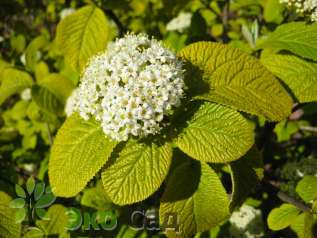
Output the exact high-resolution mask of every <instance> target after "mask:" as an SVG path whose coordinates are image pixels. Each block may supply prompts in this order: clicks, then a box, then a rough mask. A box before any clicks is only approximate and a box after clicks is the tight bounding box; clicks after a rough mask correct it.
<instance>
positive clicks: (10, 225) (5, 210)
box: [0, 191, 21, 238]
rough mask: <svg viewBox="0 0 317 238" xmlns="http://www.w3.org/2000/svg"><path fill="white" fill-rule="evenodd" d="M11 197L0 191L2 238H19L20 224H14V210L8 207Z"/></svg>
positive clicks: (0, 230)
mask: <svg viewBox="0 0 317 238" xmlns="http://www.w3.org/2000/svg"><path fill="white" fill-rule="evenodd" d="M10 201H11V197H9V196H8V195H7V194H6V193H4V192H2V191H0V234H1V236H3V237H8V238H13V237H14V238H17V237H20V232H21V224H20V223H16V222H15V211H16V210H15V209H12V208H10V207H9V203H10Z"/></svg>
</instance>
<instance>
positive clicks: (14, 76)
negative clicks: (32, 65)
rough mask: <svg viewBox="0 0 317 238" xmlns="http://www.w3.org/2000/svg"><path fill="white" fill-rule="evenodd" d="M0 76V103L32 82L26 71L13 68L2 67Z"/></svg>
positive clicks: (29, 85)
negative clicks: (0, 79) (0, 80)
mask: <svg viewBox="0 0 317 238" xmlns="http://www.w3.org/2000/svg"><path fill="white" fill-rule="evenodd" d="M2 78H3V80H2V82H1V86H0V105H1V104H2V103H3V102H4V101H5V100H6V99H7V98H8V97H10V96H12V95H13V94H16V93H19V92H21V91H22V90H23V89H26V88H29V87H31V86H32V84H33V81H32V78H31V76H30V75H29V74H28V73H26V72H23V71H20V70H17V69H13V68H7V69H4V70H3V72H2Z"/></svg>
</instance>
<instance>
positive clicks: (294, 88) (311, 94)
mask: <svg viewBox="0 0 317 238" xmlns="http://www.w3.org/2000/svg"><path fill="white" fill-rule="evenodd" d="M261 62H262V63H263V64H264V66H265V67H267V68H268V70H270V71H271V72H272V73H273V74H274V75H275V76H277V77H279V78H280V79H281V80H282V81H283V82H284V83H285V84H286V85H287V86H288V87H289V89H290V90H291V92H292V93H293V95H294V96H295V98H296V99H297V100H298V102H300V103H305V102H312V101H317V63H313V62H308V61H305V60H303V59H301V58H299V57H296V56H294V55H280V54H265V55H263V54H262V57H261Z"/></svg>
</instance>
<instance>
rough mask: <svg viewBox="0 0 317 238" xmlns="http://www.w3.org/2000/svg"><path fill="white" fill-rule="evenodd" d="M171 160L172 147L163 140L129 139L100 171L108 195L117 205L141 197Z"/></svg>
mask: <svg viewBox="0 0 317 238" xmlns="http://www.w3.org/2000/svg"><path fill="white" fill-rule="evenodd" d="M171 160H172V148H171V146H170V145H169V144H168V143H166V144H163V145H158V144H156V143H148V144H143V143H138V142H135V141H129V142H128V143H127V145H125V147H124V148H123V149H122V151H121V152H120V153H119V155H118V157H117V158H115V162H114V164H113V165H111V166H110V167H108V168H106V169H105V170H104V171H103V173H102V182H103V185H104V188H105V191H106V193H107V195H108V196H109V197H110V199H111V200H112V201H113V202H114V203H116V204H119V205H125V204H131V203H136V202H139V201H142V200H144V199H146V198H148V197H149V196H150V195H152V194H153V193H154V192H155V191H156V190H157V189H158V188H159V187H160V186H161V184H162V182H163V181H164V179H165V177H166V175H167V173H168V170H169V167H170V164H171Z"/></svg>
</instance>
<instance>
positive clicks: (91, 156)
mask: <svg viewBox="0 0 317 238" xmlns="http://www.w3.org/2000/svg"><path fill="white" fill-rule="evenodd" d="M116 144H117V143H116V142H114V141H111V140H109V139H107V138H106V136H105V134H104V132H103V131H102V129H101V128H100V127H99V125H98V123H97V122H96V121H95V120H93V119H90V120H88V121H85V120H84V119H82V118H81V117H80V116H79V115H78V114H77V113H73V114H72V115H71V116H70V117H69V118H67V120H66V122H65V123H64V124H63V126H62V127H61V128H60V129H59V131H58V133H57V136H56V138H55V140H54V144H53V147H52V151H51V157H50V161H49V170H48V173H49V179H50V184H51V186H52V190H53V192H54V194H55V195H57V196H61V197H71V196H75V195H76V194H77V193H79V192H80V191H81V190H82V189H83V188H84V187H85V186H86V184H87V183H88V181H89V180H90V179H92V178H93V176H94V175H95V174H96V173H97V172H98V171H99V170H100V168H101V167H102V166H103V165H104V164H105V163H106V161H107V160H108V158H109V156H110V154H111V152H112V150H113V149H114V147H115V146H116Z"/></svg>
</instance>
